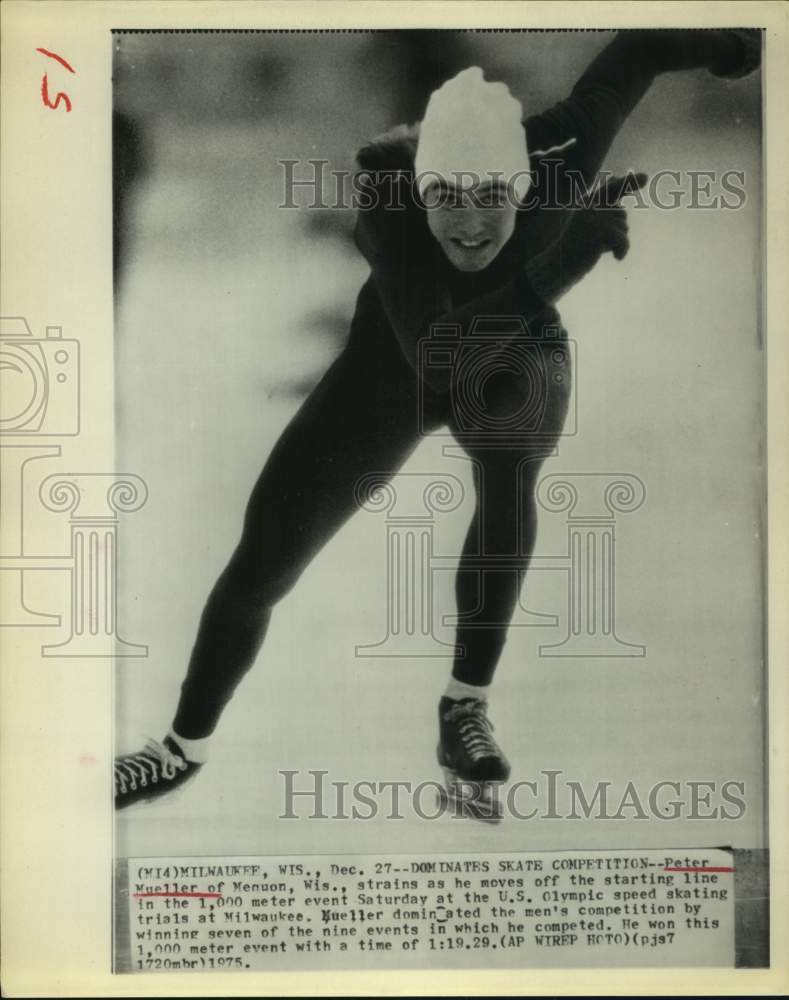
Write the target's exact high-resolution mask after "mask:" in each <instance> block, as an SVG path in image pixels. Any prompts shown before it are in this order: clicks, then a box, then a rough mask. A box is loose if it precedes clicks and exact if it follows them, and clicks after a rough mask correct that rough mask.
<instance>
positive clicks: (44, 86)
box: [36, 49, 77, 112]
mask: <svg viewBox="0 0 789 1000" xmlns="http://www.w3.org/2000/svg"><path fill="white" fill-rule="evenodd" d="M36 52H40V53H41V55H42V56H46V57H47V58H48V59H54V60H55V61H56V62H59V63H60V65H61V66H63V67H64V68H65V69H67V70H68V71H69V73H74V74H76V72H77V71H76V70H75V69H74V68H73V67H72V66H71V65H69V63H68V62H67V61H66V60H65V59H64V58H63V57H62V56H59V55H58V54H57V53H56V52H50V51H49V49H36ZM41 100H42V101H43V102H44V106H45V107H47V108H57V107H59V105H60V103H61V101H62V102H63V104H64V105H65V108H66V111H67V112H68V111H71V99H70V98H69V96H68V94H64V93H63V91H62V90H59V91H58V92H57V94H56V95H55V100H54V101H52V100H50V97H49V81H48V79H47V74H46V73H45V74H44V78H43V79H42V81H41Z"/></svg>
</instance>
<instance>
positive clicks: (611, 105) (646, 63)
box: [524, 28, 761, 182]
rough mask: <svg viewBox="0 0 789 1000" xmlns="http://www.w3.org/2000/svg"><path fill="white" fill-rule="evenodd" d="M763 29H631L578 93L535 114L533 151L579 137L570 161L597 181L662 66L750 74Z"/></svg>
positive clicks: (530, 126)
mask: <svg viewBox="0 0 789 1000" xmlns="http://www.w3.org/2000/svg"><path fill="white" fill-rule="evenodd" d="M760 60H761V32H760V31H759V29H757V28H754V29H744V28H743V29H721V30H717V29H715V30H712V29H698V30H695V29H686V28H682V29H669V30H648V29H644V30H641V29H639V30H626V31H620V32H619V33H618V34H617V35H616V37H615V38H614V39H613V41H612V42H610V43H609V44H608V45H607V46H606V47H605V48H604V49H603V50H602V52H600V53H599V55H597V56H596V57H595V59H594V60H593V61H592V63H591V64H590V66H589V67H588V69H587V70H586V72H585V73H584V74H583V76H581V78H580V79H579V80H578V82H577V83H576V84H575V86H574V87H573V90H572V93H571V94H570V96H569V97H568V98H567V99H566V100H564V101H561V102H559V103H558V104H556V105H554V106H553V107H552V108H549V109H548V110H547V111H545V112H543V113H542V114H539V115H534V116H532V117H530V118H527V119H526V121H525V122H524V125H525V128H526V139H527V146H528V148H529V150H530V151H537V150H548V149H552V148H554V147H559V146H563V145H564V144H566V143H570V142H571V140H575V143H574V144H573V145H572V146H571V147H568V148H567V149H566V150H565V151H564V152H563V154H562V155H563V156H564V159H565V164H566V166H568V167H573V168H575V169H577V170H578V171H579V172H580V173H582V174H583V176H584V179H585V180H587V182H588V181H591V179H592V178H593V175H594V174H595V173H596V172H597V171H598V170H599V169H600V166H601V165H602V162H603V159H604V157H605V155H606V153H607V152H608V149H609V148H610V146H611V143H612V142H613V140H614V138H615V137H616V134H617V132H618V131H619V129H620V128H621V127H622V125H623V124H624V122H625V120H626V118H627V117H628V115H629V114H630V113H631V111H633V109H634V108H635V107H636V105H637V104H638V102H639V101H640V100H641V98H642V97H643V96H644V95H645V94H646V92H647V91H648V90H649V88H650V86H651V85H652V83H653V81H654V80H655V78H656V77H657V76H658V75H659V74H660V73H667V72H672V71H675V70H690V69H708V70H709V71H710V72H711V73H713V74H714V75H715V76H722V77H740V76H746V75H747V74H748V73H750V72H751V71H752V70H754V69H756V68H757V67H758V66H759V63H760Z"/></svg>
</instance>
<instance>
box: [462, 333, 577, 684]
mask: <svg viewBox="0 0 789 1000" xmlns="http://www.w3.org/2000/svg"><path fill="white" fill-rule="evenodd" d="M555 348H556V342H555V340H554V341H552V342H551V343H550V345H548V346H545V347H543V348H540V349H541V350H543V351H545V352H546V353H547V352H548V351H553V350H555ZM544 371H545V372H546V373H548V372H549V371H550V369H549V368H548V366H547V365H546V367H545V369H544ZM498 386H499V389H498V392H496V386H495V384H494V385H493V386H492V389H493V392H494V395H493V396H492V398H491V400H490V403H489V405H490V406H491V408H492V410H493V412H494V413H495V411H496V409H497V408H498V409H500V410H501V412H502V414H508V413H510V412H514V411H517V409H518V408H519V407H520V406H521V405H522V404H523V393H524V392H525V391H531V392H535V391H537V392H540V393H543V394H544V407H543V408H542V419H541V421H540V423H539V424H538V425H537V426H536V427H535V428H534V430H533V431H532V432H530V433H528V434H521V433H516V432H508V433H507V434H506V435H504V434H502V435H501V436H500V437H498V438H497V439H496V440H495V441H493V442H486V443H485V444H482V445H480V444H473V443H466V444H465V449H466V451H467V453H468V455H469V458H470V459H471V461H472V466H473V475H474V485H475V492H476V507H475V510H474V515H473V517H472V520H471V524H470V526H469V530H468V533H467V535H466V539H465V543H464V546H463V553H462V556H461V560H460V564H459V567H458V573H457V576H456V580H455V593H456V599H457V608H458V626H457V644H458V646H459V650H460V651H459V653H458V656H457V657H456V659H455V662H454V665H453V670H452V677H453V679H454V680H455V681H456V682H459V684H460V685H471V686H474V687H477V688H485V687H487V686H488V685H489V684H490V682H491V680H492V679H493V674H494V672H495V669H496V665H497V663H498V660H499V657H500V655H501V651H502V649H503V647H504V643H505V641H506V638H507V631H508V628H509V623H510V620H511V618H512V614H513V612H514V610H515V606H516V604H517V601H518V596H519V594H520V590H521V586H522V584H523V580H524V578H525V576H526V571H527V570H528V566H529V561H530V559H531V556H532V552H533V550H534V543H535V540H536V536H537V505H536V500H535V489H536V485H537V480H538V476H539V472H540V469H541V467H542V465H543V462H544V461H545V459H546V457H548V456H549V455H550V454H552V453H553V451H554V449H555V447H556V443H557V441H558V440H559V435H560V434H561V430H562V427H563V425H564V420H565V417H566V414H567V407H568V404H569V396H570V379H569V374H567V375H566V376H565V378H564V379H563V381H561V382H558V383H557V382H555V381H553V380H552V379H549V378H546V379H545V381H544V382H543V383H541V384H537V385H536V387H535V383H534V379H531V380H530V381H529V382H526V381H525V380H520V379H518V378H516V377H510V376H505V377H503V378H502V379H501V380H500V382H499V383H498ZM453 429H454V427H453ZM455 433H458V431H457V430H456V431H455ZM460 440H461V441H462V440H463V439H462V437H461V438H460Z"/></svg>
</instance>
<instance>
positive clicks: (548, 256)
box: [526, 172, 647, 303]
mask: <svg viewBox="0 0 789 1000" xmlns="http://www.w3.org/2000/svg"><path fill="white" fill-rule="evenodd" d="M646 182H647V176H646V174H634V173H632V172H631V173H628V174H626V175H625V176H624V177H611V178H609V179H608V180H607V181H606V182H605V184H603V185H602V187H601V188H600V190H599V191H598V192H596V193H595V195H594V197H593V198H592V199H591V203H590V206H589V207H588V208H578V209H575V210H574V211H573V212H572V216H571V218H570V222H569V223H568V225H567V226H566V228H565V229H564V231H563V233H562V236H561V238H560V239H559V240H557V242H556V243H554V244H553V245H552V246H550V247H548V249H547V250H544V251H543V252H542V253H540V254H537V255H536V256H535V257H533V258H532V259H531V260H530V261H528V262H527V264H526V274H527V276H528V278H529V281H530V282H531V284H532V286H533V287H534V289H535V291H536V292H537V293H538V295H540V296H542V298H544V299H545V301H546V302H549V303H553V302H556V301H557V299H559V298H561V296H562V295H564V294H565V292H567V291H568V290H569V289H570V288H572V286H573V285H575V284H577V282H579V281H580V280H581V278H583V277H584V276H585V275H587V274H588V273H589V272H590V271H591V270H592V268H593V267H594V266H595V264H596V263H597V262H598V260H599V259H600V257H601V256H602V255H603V254H604V253H606V252H607V251H609V250H610V251H611V253H613V255H614V257H615V258H616V259H617V260H622V259H623V258H624V257H625V255H626V254H627V252H628V250H629V249H630V240H629V238H628V235H627V230H628V227H627V213H626V211H625V209H624V208H622V206H621V204H620V202H621V199H622V198H623V197H624V196H625V195H626V194H628V193H630V192H632V191H636V190H638V189H639V188H642V187H643V186H644V184H646Z"/></svg>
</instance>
